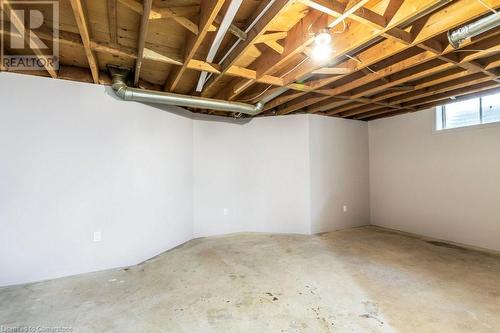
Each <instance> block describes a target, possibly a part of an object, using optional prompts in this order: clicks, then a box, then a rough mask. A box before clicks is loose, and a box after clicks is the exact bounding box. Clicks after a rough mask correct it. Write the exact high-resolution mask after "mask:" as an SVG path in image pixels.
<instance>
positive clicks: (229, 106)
mask: <svg viewBox="0 0 500 333" xmlns="http://www.w3.org/2000/svg"><path fill="white" fill-rule="evenodd" d="M109 72H110V74H111V78H112V87H113V90H114V91H115V93H116V96H118V97H120V98H121V99H123V100H125V101H136V102H145V103H157V104H167V105H176V106H186V107H193V108H200V109H210V110H217V111H229V112H237V113H244V114H248V115H250V116H255V115H258V114H259V113H261V112H262V110H263V109H264V103H260V102H259V103H257V104H256V105H252V104H245V103H238V102H230V101H224V100H220V99H212V98H204V97H197V96H189V95H181V94H172V93H167V92H161V91H153V90H145V89H138V88H132V87H129V86H127V84H126V78H127V76H128V74H129V70H127V69H122V68H117V67H113V66H110V67H109Z"/></svg>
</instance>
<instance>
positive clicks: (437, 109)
mask: <svg viewBox="0 0 500 333" xmlns="http://www.w3.org/2000/svg"><path fill="white" fill-rule="evenodd" d="M496 94H498V93H495V94H492V95H496ZM486 96H489V95H482V96H480V97H475V98H474V99H479V100H480V101H479V105H480V109H479V119H480V121H481V122H480V123H479V124H474V125H468V126H461V127H453V128H445V127H443V125H444V124H443V123H441V129H438V112H442V114H441V119H442V121H443V119H444V120H445V119H446V118H445V115H444V113H445V110H446V105H447V104H452V103H454V101H453V102H451V103H447V104H443V105H440V106H437V107H435V108H434V112H432V115H433V118H434V121H433V124H434V127H433V132H434V133H443V132H449V131H463V130H468V129H480V128H488V127H498V126H500V121H494V122H489V123H483V122H482V121H483V108H482V98H483V97H486ZM465 100H466V99H463V100H460V101H458V102H462V101H465Z"/></svg>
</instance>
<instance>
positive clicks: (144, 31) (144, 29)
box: [134, 0, 153, 86]
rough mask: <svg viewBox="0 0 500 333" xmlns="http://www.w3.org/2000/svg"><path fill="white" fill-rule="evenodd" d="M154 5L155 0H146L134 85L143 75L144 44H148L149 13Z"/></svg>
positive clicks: (140, 29)
mask: <svg viewBox="0 0 500 333" xmlns="http://www.w3.org/2000/svg"><path fill="white" fill-rule="evenodd" d="M152 5H153V0H144V3H143V10H142V17H141V26H140V28H139V38H138V42H137V59H136V61H135V71H134V86H137V84H138V83H139V77H140V75H141V67H142V60H143V56H144V46H145V45H146V37H147V35H148V27H149V14H150V12H151V6H152Z"/></svg>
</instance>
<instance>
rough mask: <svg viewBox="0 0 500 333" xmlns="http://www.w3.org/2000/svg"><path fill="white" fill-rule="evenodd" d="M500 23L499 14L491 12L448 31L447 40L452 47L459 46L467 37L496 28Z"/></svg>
mask: <svg viewBox="0 0 500 333" xmlns="http://www.w3.org/2000/svg"><path fill="white" fill-rule="evenodd" d="M499 25H500V14H499V13H496V14H491V15H489V16H486V17H483V18H482V19H479V20H477V21H475V22H472V23H469V24H467V25H464V26H463V27H460V28H458V29H456V30H450V31H448V41H449V42H450V44H451V46H453V47H454V48H456V49H457V48H459V47H460V44H461V43H462V42H463V41H464V40H466V39H467V38H471V37H474V36H477V35H479V34H481V33H483V32H485V31H488V30H491V29H493V28H496V27H498V26H499Z"/></svg>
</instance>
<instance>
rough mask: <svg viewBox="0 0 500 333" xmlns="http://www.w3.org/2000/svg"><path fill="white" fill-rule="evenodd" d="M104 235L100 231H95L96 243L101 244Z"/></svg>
mask: <svg viewBox="0 0 500 333" xmlns="http://www.w3.org/2000/svg"><path fill="white" fill-rule="evenodd" d="M101 239H102V235H101V232H100V231H94V242H100V241H101Z"/></svg>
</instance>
